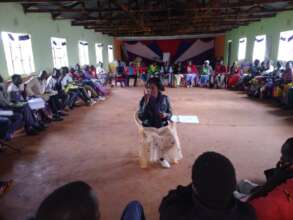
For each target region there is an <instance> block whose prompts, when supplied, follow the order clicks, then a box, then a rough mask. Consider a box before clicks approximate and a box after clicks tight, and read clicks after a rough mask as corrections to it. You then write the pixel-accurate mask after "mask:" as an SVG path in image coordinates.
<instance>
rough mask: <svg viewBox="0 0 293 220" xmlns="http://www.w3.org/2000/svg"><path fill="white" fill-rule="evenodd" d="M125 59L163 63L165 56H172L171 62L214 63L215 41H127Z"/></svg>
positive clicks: (124, 47)
mask: <svg viewBox="0 0 293 220" xmlns="http://www.w3.org/2000/svg"><path fill="white" fill-rule="evenodd" d="M122 50H123V52H124V57H125V58H126V59H127V61H132V60H134V59H135V58H136V57H141V58H143V60H144V62H146V63H149V62H153V61H156V62H163V61H164V54H167V53H168V54H170V62H171V63H173V62H187V61H188V60H192V61H193V62H194V63H195V64H202V62H203V61H204V60H205V59H209V60H211V61H214V39H213V38H203V39H199V38H197V39H176V40H146V41H145V40H143V41H125V42H123V44H122Z"/></svg>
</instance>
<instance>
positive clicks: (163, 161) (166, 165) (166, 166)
mask: <svg viewBox="0 0 293 220" xmlns="http://www.w3.org/2000/svg"><path fill="white" fill-rule="evenodd" d="M160 164H161V166H162V167H163V168H165V169H169V168H171V165H170V163H169V162H168V161H167V160H165V159H161V160H160Z"/></svg>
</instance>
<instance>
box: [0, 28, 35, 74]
mask: <svg viewBox="0 0 293 220" xmlns="http://www.w3.org/2000/svg"><path fill="white" fill-rule="evenodd" d="M21 37H26V38H27V39H25V40H21V39H20V38H21ZM1 39H2V43H3V48H4V54H5V59H6V65H7V70H8V75H9V76H12V75H13V74H21V75H29V74H32V73H34V72H35V63H34V55H33V48H32V38H31V35H30V34H29V33H15V32H8V31H2V32H1ZM13 43H14V45H13ZM17 59H18V60H17ZM17 63H18V65H17Z"/></svg>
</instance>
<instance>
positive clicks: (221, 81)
mask: <svg viewBox="0 0 293 220" xmlns="http://www.w3.org/2000/svg"><path fill="white" fill-rule="evenodd" d="M227 72H228V71H227V67H226V66H225V65H224V61H223V60H219V61H218V62H217V63H216V66H215V71H214V75H213V78H214V80H213V81H214V86H215V87H216V88H222V89H223V88H225V87H226V83H225V80H226V75H227Z"/></svg>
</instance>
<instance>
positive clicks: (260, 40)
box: [255, 38, 265, 43]
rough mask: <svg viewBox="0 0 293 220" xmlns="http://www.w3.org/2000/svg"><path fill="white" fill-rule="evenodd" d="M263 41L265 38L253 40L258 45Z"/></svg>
mask: <svg viewBox="0 0 293 220" xmlns="http://www.w3.org/2000/svg"><path fill="white" fill-rule="evenodd" d="M264 39H265V38H260V39H257V38H255V41H256V42H257V43H259V42H262V41H263V40H264Z"/></svg>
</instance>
